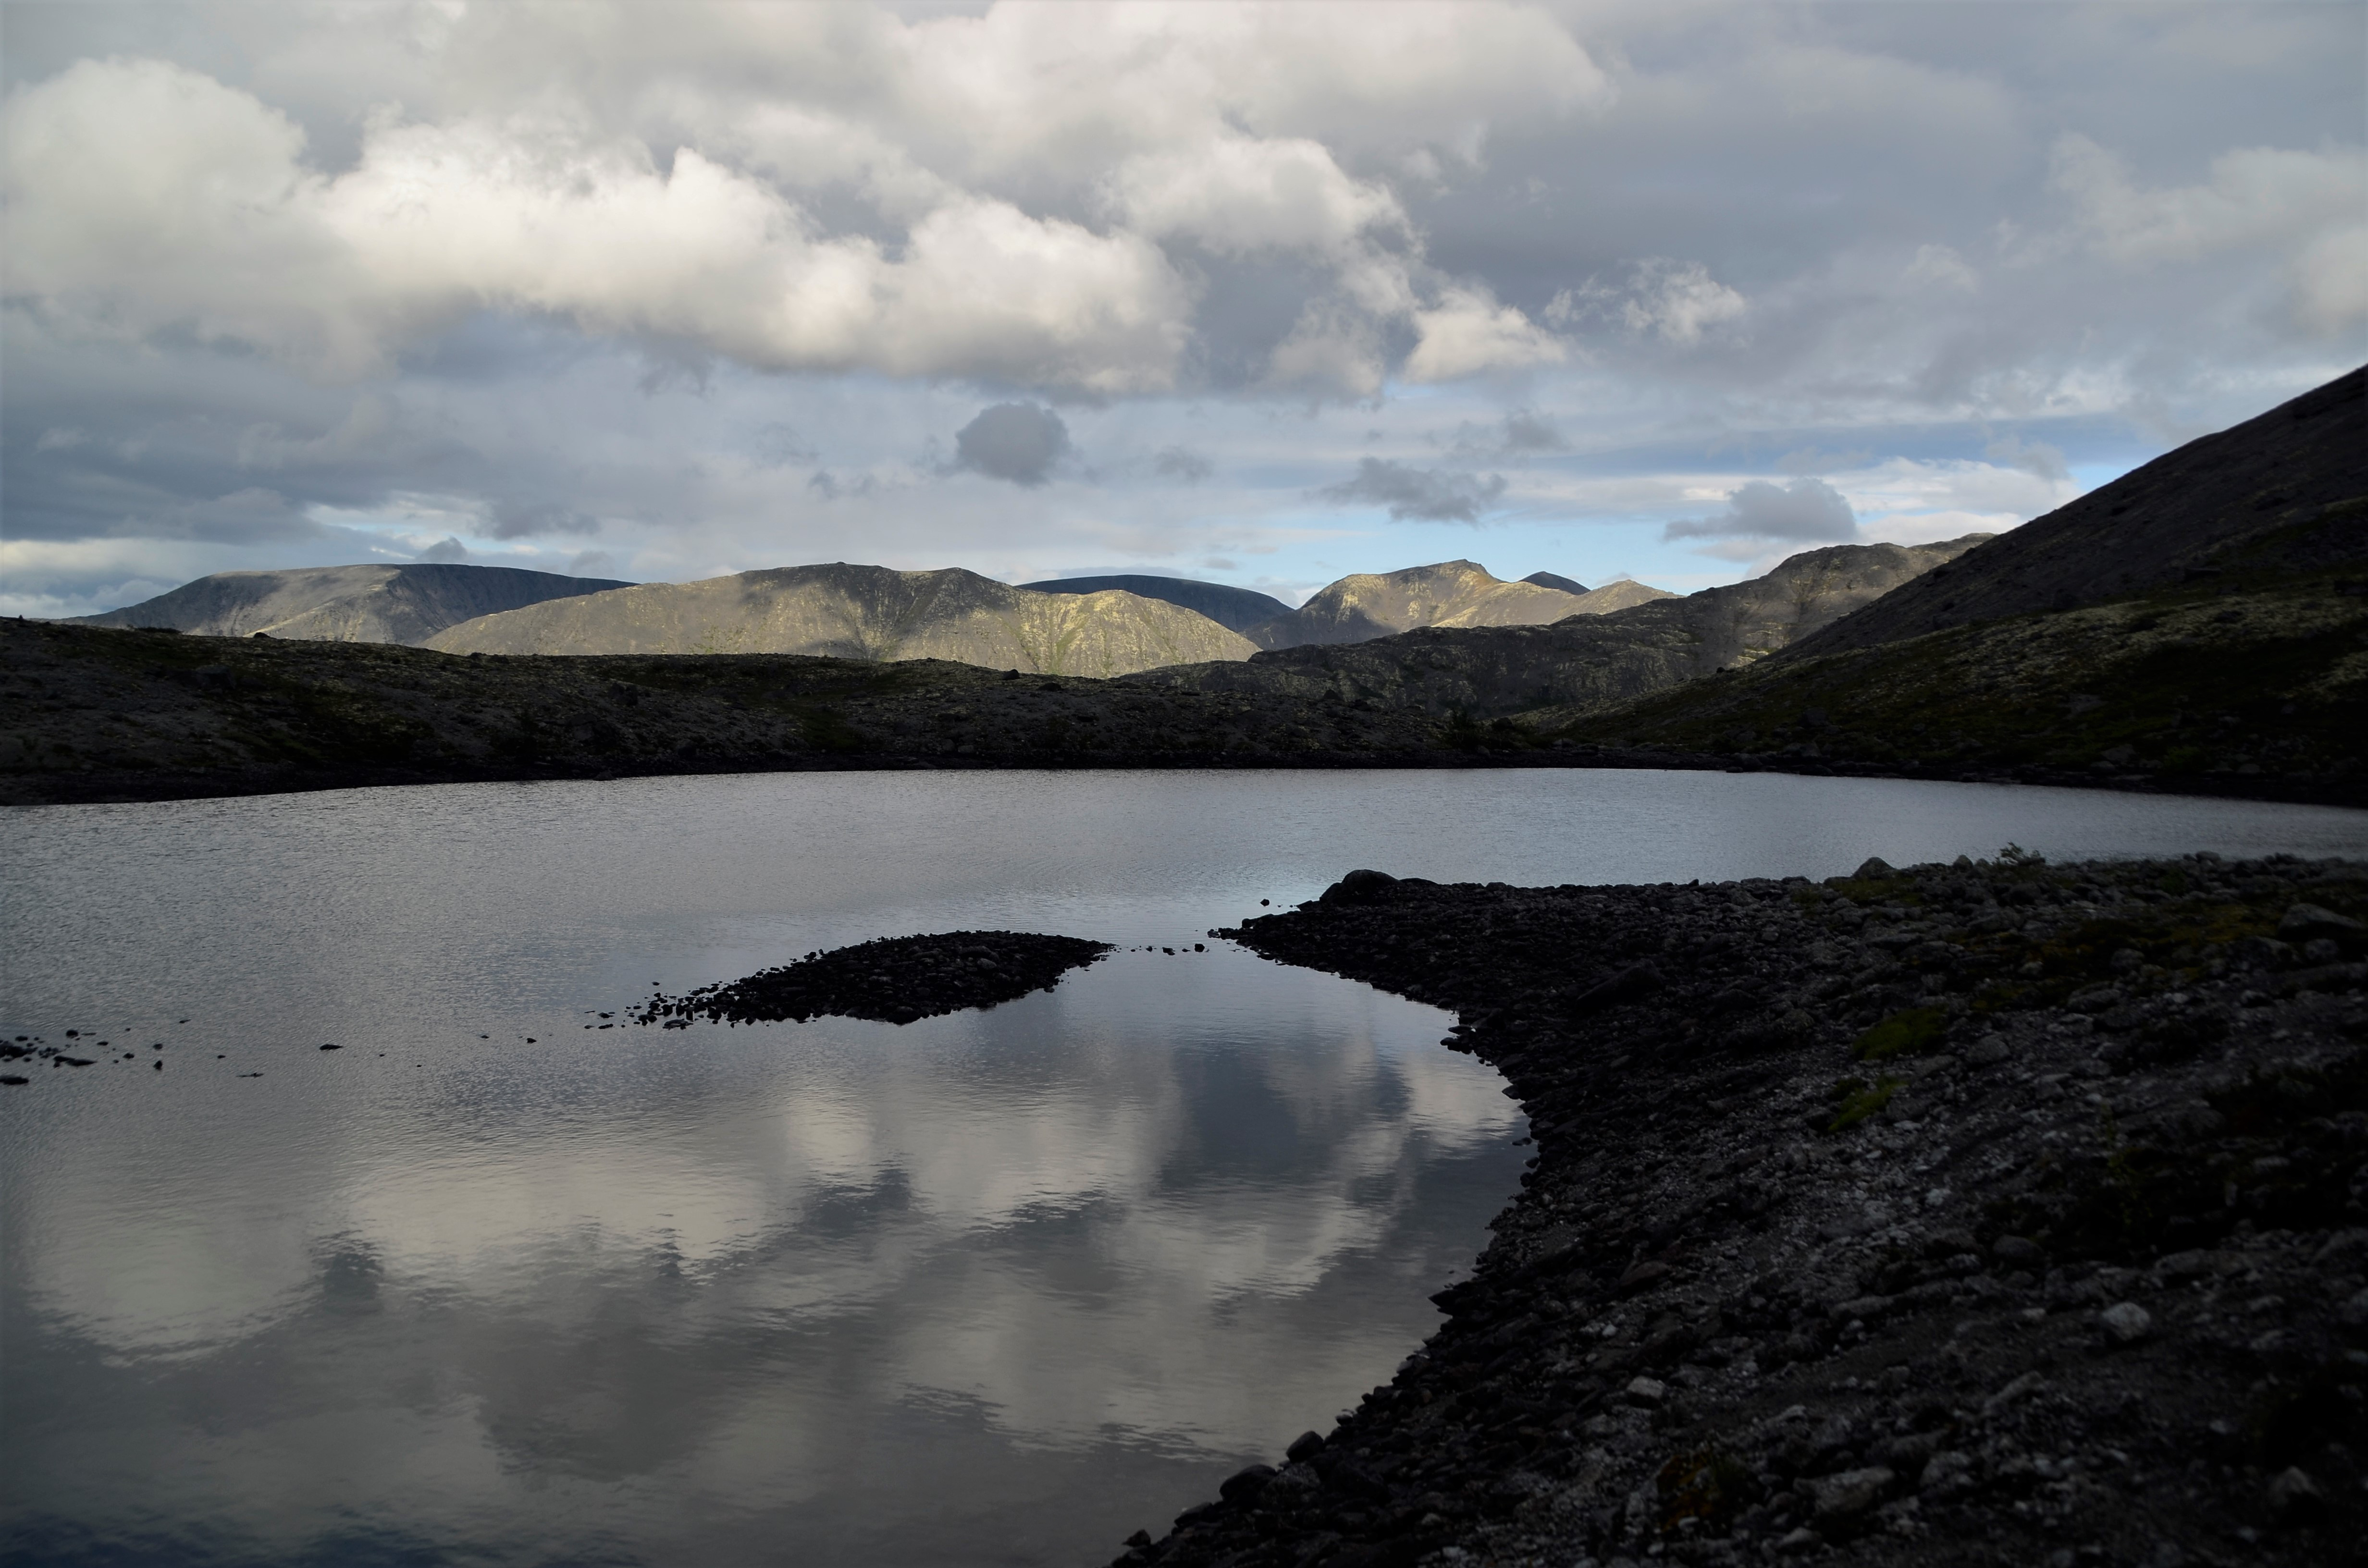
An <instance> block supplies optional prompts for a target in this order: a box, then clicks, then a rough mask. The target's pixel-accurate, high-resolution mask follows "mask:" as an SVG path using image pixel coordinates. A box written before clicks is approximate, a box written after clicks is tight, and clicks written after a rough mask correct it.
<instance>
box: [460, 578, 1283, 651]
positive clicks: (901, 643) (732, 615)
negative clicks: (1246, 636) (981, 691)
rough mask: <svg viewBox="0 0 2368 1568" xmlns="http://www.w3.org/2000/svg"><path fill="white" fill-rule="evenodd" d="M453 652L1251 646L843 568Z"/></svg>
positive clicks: (979, 581)
mask: <svg viewBox="0 0 2368 1568" xmlns="http://www.w3.org/2000/svg"><path fill="white" fill-rule="evenodd" d="M429 646H431V647H435V648H438V649H441V650H443V651H444V652H446V653H579V654H580V653H803V654H811V655H815V656H820V657H828V658H840V659H874V660H882V661H895V660H902V659H951V660H957V661H960V662H961V663H963V664H969V665H985V666H986V667H988V668H992V669H996V670H1003V669H1018V670H1022V671H1026V672H1028V673H1030V674H1041V675H1077V676H1097V677H1101V676H1116V675H1124V674H1126V673H1128V672H1129V671H1132V670H1141V669H1149V668H1151V667H1153V666H1154V665H1174V664H1182V663H1186V662H1188V661H1192V660H1201V659H1238V658H1247V657H1248V656H1249V654H1250V653H1253V652H1255V651H1256V650H1255V649H1254V648H1253V647H1252V646H1251V644H1250V643H1248V642H1245V641H1244V640H1243V639H1242V638H1241V636H1240V635H1239V634H1238V633H1235V632H1233V631H1227V630H1226V629H1225V628H1224V627H1223V626H1220V625H1218V624H1217V623H1216V622H1215V621H1213V620H1211V619H1209V618H1208V617H1207V616H1204V615H1201V614H1199V613H1198V612H1196V611H1193V610H1190V609H1186V608H1182V607H1180V606H1178V605H1173V604H1167V603H1165V602H1162V601H1160V600H1157V599H1146V598H1143V597H1138V596H1136V595H1133V594H1128V593H1117V592H1103V593H1093V594H1043V593H1034V592H1030V590H1028V589H1024V588H1015V587H1013V586H1011V585H1009V584H1008V583H998V582H996V581H995V580H994V579H993V578H991V577H982V576H980V575H979V574H977V573H975V572H965V571H962V570H960V569H958V568H957V569H952V570H948V571H943V572H898V571H894V570H892V569H890V568H888V567H885V566H856V565H849V564H848V563H847V562H833V563H831V564H829V565H825V566H790V567H782V568H779V569H776V570H772V571H765V572H743V573H741V574H738V575H737V576H731V577H711V578H709V579H707V580H706V581H704V582H698V583H644V584H643V585H640V586H639V587H633V588H625V589H620V590H619V591H617V592H614V593H609V594H601V595H598V596H596V597H590V598H585V599H574V600H566V601H561V602H554V603H551V604H543V605H536V606H533V607H530V608H526V609H518V610H511V611H509V612H507V613H506V614H502V615H493V616H486V617H484V618H482V619H477V620H472V621H468V622H465V623H463V624H461V625H460V626H455V627H453V628H451V629H450V630H449V631H444V632H442V633H440V634H439V635H438V636H437V637H436V638H434V639H433V640H432V641H431V642H430V643H429Z"/></svg>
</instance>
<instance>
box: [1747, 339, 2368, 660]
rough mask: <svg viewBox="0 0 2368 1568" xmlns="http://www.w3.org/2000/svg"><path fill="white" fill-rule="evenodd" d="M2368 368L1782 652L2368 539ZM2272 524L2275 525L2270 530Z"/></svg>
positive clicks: (2311, 561) (2063, 605)
mask: <svg viewBox="0 0 2368 1568" xmlns="http://www.w3.org/2000/svg"><path fill="white" fill-rule="evenodd" d="M2363 387H2368V370H2354V371H2352V372H2351V374H2350V375H2347V376H2341V377H2339V378H2337V379H2336V380H2334V381H2329V382H2328V384H2327V385H2325V386H2323V387H2320V388H2319V389H2317V391H2316V392H2305V393H2304V394H2303V395H2302V396H2300V397H2298V398H2295V399H2294V401H2292V402H2291V403H2282V404H2280V405H2279V406H2278V407H2276V408H2273V409H2271V410H2270V412H2269V413H2267V414H2264V415H2261V416H2260V418H2258V419H2248V420H2247V421H2246V422H2245V423H2244V424H2242V425H2238V426H2234V427H2232V428H2230V429H2226V430H2223V431H2221V432H2220V433H2219V434H2218V435H2216V436H2205V437H2202V438H2201V439H2199V440H2193V441H2190V442H2189V443H2187V445H2185V446H2183V447H2181V448H2180V449H2178V450H2177V451H2174V452H2169V453H2167V454H2165V455H2164V456H2162V457H2159V458H2157V459H2156V460H2154V461H2152V462H2150V463H2147V464H2146V466H2145V467H2143V468H2139V469H2136V470H2134V471H2132V472H2129V473H2126V474H2123V476H2122V477H2121V478H2119V479H2117V480H2115V481H2113V482H2112V483H2111V484H2107V485H2103V486H2100V488H2098V489H2096V490H2094V491H2091V492H2090V493H2089V494H2086V495H2083V496H2082V497H2080V499H2078V501H2074V502H2072V503H2070V504H2069V505H2067V506H2059V507H2057V508H2056V509H2055V511H2053V512H2050V513H2048V514H2047V515H2046V516H2045V517H2038V518H2034V519H2033V520H2032V521H2031V522H2028V523H2025V524H2023V525H2022V527H2021V528H2016V529H2015V530H2014V531H2013V532H2011V533H2009V534H2003V535H2000V536H1999V537H1998V539H1997V540H1995V541H1994V542H1992V543H1990V544H1987V545H1985V546H1984V547H1983V548H1982V549H1981V550H1979V551H1975V552H1974V553H1973V554H1971V555H1969V556H1967V557H1965V558H1964V560H1962V561H1959V562H1954V563H1953V564H1952V565H1951V566H1949V567H1948V568H1947V569H1946V570H1943V571H1940V572H1935V573H1933V574H1931V575H1930V577H1927V578H1926V579H1924V580H1923V581H1922V582H1920V583H1918V584H1917V585H1915V586H1913V587H1912V588H1904V589H1902V590H1901V591H1899V592H1898V593H1896V594H1893V595H1891V596H1889V597H1886V598H1885V599H1884V601H1883V602H1882V603H1881V604H1878V605H1873V606H1870V607H1869V608H1866V609H1863V610H1861V611H1860V612H1859V613H1858V614H1856V615H1853V616H1850V618H1849V619H1845V620H1842V621H1839V622H1838V623H1837V624H1835V625H1833V626H1831V627H1828V628H1827V630H1826V631H1823V632H1822V633H1820V634H1819V635H1817V636H1816V637H1813V638H1804V639H1803V640H1801V641H1800V642H1796V643H1795V644H1793V648H1792V649H1791V651H1790V652H1789V653H1787V654H1786V657H1787V658H1793V659H1802V658H1810V657H1814V656H1816V655H1817V654H1820V653H1839V652H1840V651H1841V650H1842V649H1845V648H1870V647H1873V646H1874V645H1875V644H1877V643H1881V642H1898V641H1900V640H1902V639H1904V638H1909V637H1920V636H1923V635H1924V634H1925V633H1927V632H1930V631H1940V630H1941V629H1942V628H1944V627H1951V626H1964V625H1967V624H1970V623H1972V622H1975V621H1982V620H1997V619H2002V618H2004V617H2007V616H2014V615H2028V614H2030V613H2032V611H2034V610H2049V609H2069V608H2074V607H2075V606H2078V605H2091V604H2099V603H2101V602H2103V601H2104V600H2107V599H2112V598H2119V597H2123V596H2126V595H2130V594H2135V593H2141V592H2145V591H2147V590H2150V589H2155V588H2160V587H2165V586H2169V585H2175V584H2178V583H2180V582H2181V581H2183V580H2184V579H2186V578H2187V576H2188V574H2190V573H2199V572H2201V573H2209V572H2212V571H2214V570H2216V569H2217V568H2219V567H2220V566H2222V565H2223V564H2225V563H2226V562H2224V560H2223V557H2225V556H2228V555H2229V554H2230V553H2231V552H2232V551H2245V552H2246V553H2247V555H2248V559H2253V560H2254V563H2255V564H2260V560H2259V559H2258V558H2259V557H2260V551H2259V550H2258V549H2255V548H2253V547H2255V546H2260V545H2268V546H2271V548H2272V549H2273V550H2274V551H2275V553H2276V555H2277V557H2278V558H2279V559H2280V560H2281V561H2283V562H2285V563H2286V564H2287V565H2289V566H2290V567H2292V568H2293V569H2294V570H2296V571H2307V570H2310V569H2312V568H2314V567H2317V566H2323V565H2327V564H2329V563H2331V562H2336V561H2339V560H2344V559H2352V558H2356V557H2357V556H2358V554H2359V553H2360V552H2361V545H2362V540H2368V509H2363V507H2362V505H2361V502H2360V498H2361V497H2362V495H2363V494H2368V400H2363V397H2362V390H2363ZM2272 536H2275V538H2274V539H2273V538H2272Z"/></svg>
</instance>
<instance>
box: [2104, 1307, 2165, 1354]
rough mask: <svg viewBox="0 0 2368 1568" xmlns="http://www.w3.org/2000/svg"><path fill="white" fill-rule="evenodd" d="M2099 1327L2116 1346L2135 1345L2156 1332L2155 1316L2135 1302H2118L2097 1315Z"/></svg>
mask: <svg viewBox="0 0 2368 1568" xmlns="http://www.w3.org/2000/svg"><path fill="white" fill-rule="evenodd" d="M2097 1326H2098V1327H2100V1328H2101V1329H2103V1330H2104V1331H2105V1337H2106V1338H2107V1339H2110V1340H2112V1342H2113V1343H2114V1344H2116V1345H2135V1344H2136V1343H2137V1342H2138V1341H2139V1340H2141V1339H2144V1338H2145V1337H2146V1335H2149V1334H2151V1333H2153V1332H2154V1314H2153V1313H2152V1312H2147V1311H2146V1309H2145V1308H2144V1307H2142V1306H2139V1305H2138V1304H2137V1303H2136V1302H2135V1301H2116V1302H2114V1303H2113V1304H2112V1306H2110V1307H2107V1308H2106V1309H2105V1310H2104V1311H2103V1312H2099V1313H2098V1314H2097Z"/></svg>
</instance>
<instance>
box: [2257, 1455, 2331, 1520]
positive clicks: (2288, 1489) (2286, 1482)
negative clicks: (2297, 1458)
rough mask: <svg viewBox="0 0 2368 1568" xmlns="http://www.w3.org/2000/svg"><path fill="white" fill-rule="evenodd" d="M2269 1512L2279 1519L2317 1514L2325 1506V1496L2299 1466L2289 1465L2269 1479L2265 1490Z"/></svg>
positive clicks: (2307, 1473) (2307, 1472)
mask: <svg viewBox="0 0 2368 1568" xmlns="http://www.w3.org/2000/svg"><path fill="white" fill-rule="evenodd" d="M2267 1496H2268V1498H2269V1504H2270V1511H2271V1513H2273V1514H2275V1515H2277V1516H2278V1517H2280V1518H2286V1519H2291V1518H2296V1517H2304V1516H2307V1515H2310V1514H2315V1513H2317V1512H2318V1511H2319V1510H2320V1509H2322V1508H2324V1507H2326V1506H2327V1494H2325V1493H2323V1492H2321V1491H2320V1490H2319V1489H2318V1483H2317V1482H2316V1481H2313V1480H2312V1479H2311V1478H2310V1472H2309V1471H2305V1470H2304V1469H2303V1468H2302V1467H2301V1466H2299V1465H2290V1466H2288V1467H2287V1468H2286V1469H2284V1470H2282V1471H2278V1473H2277V1474H2276V1475H2274V1476H2271V1478H2270V1484H2269V1487H2268V1490H2267Z"/></svg>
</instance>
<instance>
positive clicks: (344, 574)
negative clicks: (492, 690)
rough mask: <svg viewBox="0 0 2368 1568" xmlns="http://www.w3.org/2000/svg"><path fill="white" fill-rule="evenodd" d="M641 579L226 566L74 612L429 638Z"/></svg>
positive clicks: (481, 570)
mask: <svg viewBox="0 0 2368 1568" xmlns="http://www.w3.org/2000/svg"><path fill="white" fill-rule="evenodd" d="M630 586H632V585H631V584H629V583H622V582H618V581H614V580H611V579H609V578H602V577H563V576H560V575H558V574H555V573H551V572H529V571H526V570H524V569H522V568H519V567H515V566H464V565H459V564H455V563H450V562H407V563H394V562H370V563H369V564H366V565H359V566H298V567H290V568H288V569H287V570H284V571H276V572H217V573H215V574H212V575H211V576H208V577H199V578H198V579H197V580H196V581H194V582H189V583H184V584H182V585H180V586H179V587H177V588H175V589H172V590H171V591H170V592H167V593H163V594H159V595H157V596H156V597H154V598H153V599H147V600H143V601H142V602H141V603H139V604H136V605H127V606H125V607H124V608H121V609H111V610H108V611H106V612H105V613H103V614H99V615H85V616H78V617H76V618H75V621H76V624H79V625H83V626H108V627H139V626H169V627H171V628H173V629H174V630H175V631H186V632H192V633H195V634H197V635H199V636H208V637H246V636H250V635H252V634H254V633H255V632H257V631H265V632H268V633H270V634H271V635H272V636H274V637H286V638H300V639H305V640H309V641H313V642H403V643H411V644H414V645H416V644H419V643H424V642H427V640H428V639H429V638H430V637H433V636H435V635H436V634H437V633H438V632H439V631H443V630H444V629H445V628H447V627H450V626H455V625H458V624H459V623H460V622H461V621H464V620H472V619H475V618H476V617H478V616H481V615H488V614H492V613H495V612H496V611H500V610H507V609H517V608H520V607H522V606H526V605H532V604H541V603H542V602H544V601H546V600H549V599H555V598H569V597H575V596H577V595H582V594H597V593H602V592H605V591H607V590H609V589H611V588H624V587H630Z"/></svg>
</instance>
